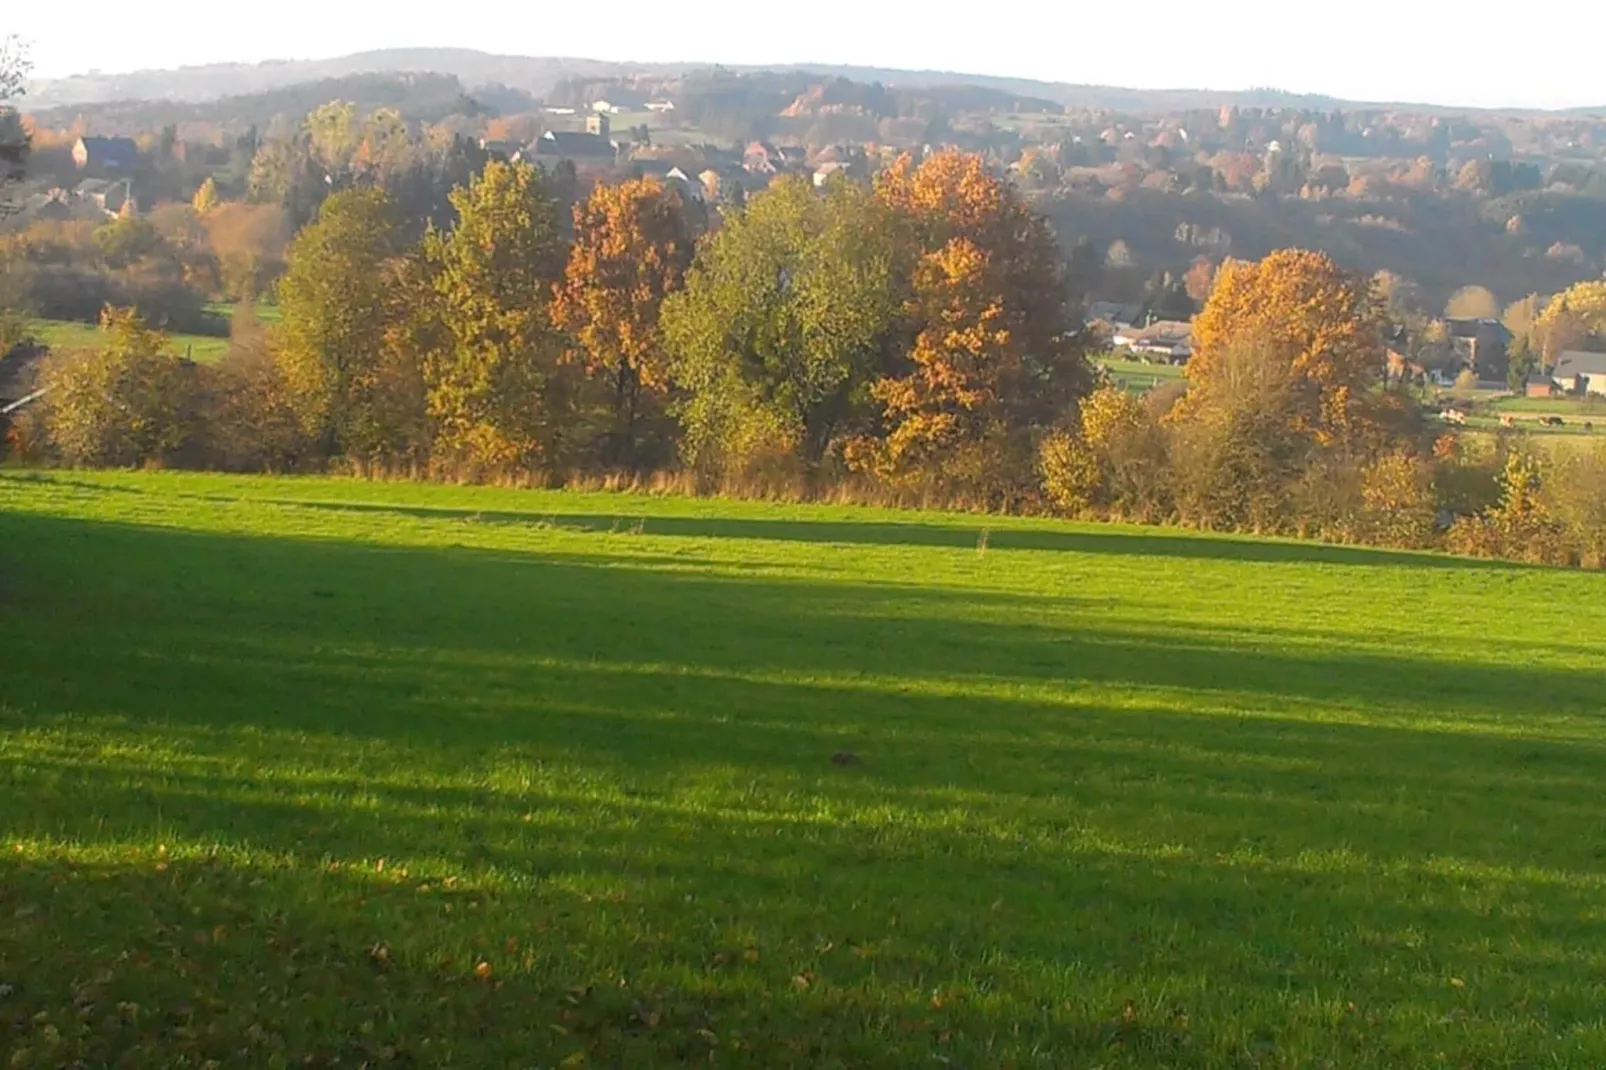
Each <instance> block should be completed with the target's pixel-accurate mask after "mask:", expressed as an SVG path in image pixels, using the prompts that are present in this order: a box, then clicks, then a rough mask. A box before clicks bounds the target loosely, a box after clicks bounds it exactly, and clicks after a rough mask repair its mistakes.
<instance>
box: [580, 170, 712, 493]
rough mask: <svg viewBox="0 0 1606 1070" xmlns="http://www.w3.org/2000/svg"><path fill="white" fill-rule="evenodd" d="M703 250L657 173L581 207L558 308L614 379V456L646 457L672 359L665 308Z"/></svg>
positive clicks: (597, 365)
mask: <svg viewBox="0 0 1606 1070" xmlns="http://www.w3.org/2000/svg"><path fill="white" fill-rule="evenodd" d="M695 249H696V241H695V237H694V235H693V234H692V230H691V227H690V225H689V224H688V222H687V218H686V209H685V204H684V203H683V202H682V201H681V198H680V195H679V194H678V193H676V192H674V191H672V190H669V189H666V188H665V187H664V186H663V185H662V184H661V183H659V182H658V181H657V180H656V179H651V178H644V179H636V180H633V181H629V182H624V183H621V184H619V185H615V186H609V185H598V186H597V187H596V188H595V189H593V190H592V192H591V196H590V197H589V198H587V199H586V200H585V201H584V202H582V203H580V204H577V205H575V206H574V244H573V245H572V246H571V248H570V251H569V260H568V265H567V267H566V269H565V272H564V277H563V279H562V281H561V282H559V283H558V286H557V300H556V302H555V303H554V305H553V315H554V318H555V320H556V322H557V323H558V325H559V326H561V327H563V328H564V329H566V330H567V331H569V333H570V334H571V335H572V336H573V337H574V339H575V341H576V342H577V343H578V350H577V354H576V355H577V357H578V358H579V360H580V361H581V362H582V363H583V364H584V366H585V368H586V371H587V372H588V374H589V375H590V377H591V378H592V380H593V381H595V382H600V383H601V384H602V385H603V386H604V388H605V391H606V401H605V402H604V404H605V407H606V408H607V410H608V412H609V416H608V418H607V419H608V424H609V426H608V430H607V432H606V433H605V441H606V442H607V443H608V445H607V446H605V448H604V450H603V453H604V455H605V457H606V458H607V459H608V460H610V461H613V462H615V463H624V464H635V463H637V462H638V461H640V460H641V459H642V458H641V457H640V456H639V453H640V446H641V442H640V436H641V429H642V424H643V422H644V421H647V420H651V419H652V418H653V417H654V416H656V415H659V414H661V412H662V410H663V405H662V402H663V399H664V395H665V392H666V390H667V388H668V385H669V360H668V356H667V354H666V353H665V351H664V345H663V337H662V333H661V332H660V330H659V322H658V317H659V311H660V309H661V308H662V306H663V301H664V298H665V297H666V296H668V295H669V294H671V293H673V292H675V291H676V290H678V289H680V287H681V285H682V282H683V281H684V279H685V276H686V270H687V268H689V267H690V266H691V261H692V256H693V254H694V252H695Z"/></svg>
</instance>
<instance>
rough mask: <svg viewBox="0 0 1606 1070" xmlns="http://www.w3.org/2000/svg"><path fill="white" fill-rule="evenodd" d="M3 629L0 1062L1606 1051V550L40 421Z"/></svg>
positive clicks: (1501, 1057)
mask: <svg viewBox="0 0 1606 1070" xmlns="http://www.w3.org/2000/svg"><path fill="white" fill-rule="evenodd" d="M984 531H985V538H983V533H984ZM0 650H3V651H4V655H3V659H4V660H3V663H0V664H3V666H4V672H3V675H0V1047H3V1048H4V1049H5V1058H6V1059H7V1060H9V1064H6V1065H12V1066H52V1067H54V1066H73V1065H83V1066H94V1067H99V1066H118V1067H178V1066H191V1067H195V1066H203V1065H213V1066H227V1067H233V1066H240V1067H300V1066H342V1067H358V1066H363V1065H367V1066H371V1067H377V1066H385V1065H398V1066H403V1065H405V1066H415V1067H435V1066H453V1067H553V1066H562V1067H568V1068H571V1070H572V1068H575V1067H581V1066H591V1067H650V1066H679V1065H694V1064H695V1065H698V1066H708V1065H713V1066H726V1067H735V1066H742V1067H765V1068H768V1067H869V1066H874V1067H899V1068H907V1067H960V1066H963V1067H973V1068H981V1067H1039V1066H1041V1067H1153V1068H1159V1067H1170V1068H1176V1067H1211V1068H1235V1070H1236V1068H1251V1067H1253V1068H1259V1067H1267V1068H1271V1067H1276V1068H1295V1067H1299V1068H1305V1067H1311V1068H1315V1067H1334V1068H1354V1067H1378V1068H1382V1067H1389V1068H1396V1067H1419V1066H1420V1067H1454V1068H1461V1067H1477V1068H1490V1067H1534V1066H1546V1067H1576V1068H1580V1070H1583V1068H1598V1067H1600V1066H1603V1065H1606V791H1603V788H1602V785H1603V784H1606V775H1603V774H1606V723H1603V718H1606V576H1601V575H1595V574H1584V573H1569V572H1562V571H1552V570H1545V569H1536V568H1521V567H1515V566H1509V567H1508V566H1503V565H1494V564H1489V563H1482V562H1470V561H1459V560H1454V559H1449V558H1443V557H1435V556H1427V555H1413V554H1403V553H1386V552H1370V551H1361V550H1348V549H1337V548H1326V547H1320V546H1313V545H1297V544H1287V543H1273V542H1256V541H1249V540H1238V539H1229V538H1220V537H1203V536H1196V535H1185V534H1175V533H1168V532H1160V531H1142V530H1135V529H1122V528H1114V527H1081V526H1071V525H1062V524H1053V523H1047V522H1028V521H1013V522H1004V521H984V520H981V519H978V518H967V517H954V516H944V515H937V514H897V513H880V512H872V511H857V510H846V509H832V508H823V507H820V508H816V507H787V506H766V505H740V504H731V503H724V502H706V501H686V500H674V499H663V500H654V499H645V498H636V497H623V496H607V495H577V494H557V493H534V492H519V491H495V490H475V489H456V488H445V487H416V486H407V485H378V484H363V483H357V482H348V481H339V480H311V479H305V480H273V479H254V478H232V477H220V476H198V475H178V474H163V473H155V474H94V475H87V474H77V473H58V474H49V475H41V474H33V473H26V472H16V471H10V472H0ZM843 751H848V752H851V753H852V754H853V755H855V756H856V757H857V758H858V759H859V760H860V763H861V764H846V765H838V764H835V763H833V760H832V759H833V755H836V754H837V753H838V752H843ZM209 1060H210V1062H208V1061H209ZM0 1064H5V1062H4V1060H0Z"/></svg>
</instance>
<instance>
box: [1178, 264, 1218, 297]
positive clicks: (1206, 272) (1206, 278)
mask: <svg viewBox="0 0 1606 1070" xmlns="http://www.w3.org/2000/svg"><path fill="white" fill-rule="evenodd" d="M1182 281H1183V289H1184V290H1185V291H1186V293H1187V295H1188V298H1189V300H1191V301H1193V303H1194V304H1196V305H1200V306H1203V305H1204V303H1205V302H1206V301H1208V300H1210V288H1211V287H1212V286H1214V285H1215V282H1216V266H1215V265H1214V264H1212V263H1211V262H1210V258H1209V257H1207V256H1200V257H1195V258H1194V261H1193V263H1192V264H1190V265H1188V273H1187V274H1186V275H1184V276H1183V277H1182Z"/></svg>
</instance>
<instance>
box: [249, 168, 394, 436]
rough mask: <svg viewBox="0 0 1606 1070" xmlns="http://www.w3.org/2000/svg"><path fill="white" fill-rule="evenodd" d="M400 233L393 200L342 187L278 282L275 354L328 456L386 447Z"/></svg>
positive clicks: (295, 244) (295, 248) (294, 249)
mask: <svg viewBox="0 0 1606 1070" xmlns="http://www.w3.org/2000/svg"><path fill="white" fill-rule="evenodd" d="M400 252H401V241H400V238H399V232H398V230H397V226H396V221H395V216H394V212H393V210H392V204H391V202H390V199H389V198H388V197H386V196H385V194H383V193H381V192H378V191H376V190H345V191H343V192H340V193H337V194H335V195H334V196H332V197H330V198H329V199H328V200H327V201H326V202H324V205H323V208H322V209H321V210H320V211H319V213H318V218H317V219H316V220H315V221H314V222H313V223H311V224H309V225H308V226H307V227H306V228H304V229H303V230H302V231H301V233H299V234H297V235H296V237H295V240H294V241H292V242H291V243H290V249H289V252H288V255H287V265H288V266H287V268H286V271H285V275H284V278H283V279H281V280H280V282H279V305H280V308H281V310H282V312H283V322H282V324H281V325H280V337H279V346H278V350H279V359H280V362H281V365H282V367H283V368H284V373H285V380H286V382H287V384H288V386H289V388H290V390H291V392H292V394H293V395H294V396H295V398H296V399H297V406H298V409H299V411H300V413H301V417H302V421H303V425H304V426H305V427H306V429H307V430H308V432H309V433H310V434H311V435H312V436H313V437H314V439H315V440H316V441H317V442H318V443H319V445H320V447H321V448H322V450H323V452H324V453H325V455H327V456H337V455H347V456H354V457H357V458H361V459H371V458H375V457H378V456H381V455H383V454H385V453H386V452H387V446H388V445H389V443H388V441H387V438H388V436H387V434H386V429H385V427H383V426H382V425H381V423H380V422H379V421H378V419H377V412H376V410H377V393H378V390H379V388H380V384H381V376H380V370H381V367H382V364H383V362H384V357H385V338H386V332H387V330H389V328H390V326H391V323H392V321H393V320H394V319H395V317H396V315H397V309H396V307H395V303H394V301H393V299H392V297H393V291H394V287H393V279H394V277H395V274H396V271H397V256H398V254H399V253H400Z"/></svg>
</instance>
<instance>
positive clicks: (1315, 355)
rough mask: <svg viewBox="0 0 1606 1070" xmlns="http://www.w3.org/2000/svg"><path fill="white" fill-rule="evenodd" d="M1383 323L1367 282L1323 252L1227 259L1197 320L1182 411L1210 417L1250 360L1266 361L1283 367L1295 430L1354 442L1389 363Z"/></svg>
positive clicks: (1327, 441)
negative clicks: (1382, 330)
mask: <svg viewBox="0 0 1606 1070" xmlns="http://www.w3.org/2000/svg"><path fill="white" fill-rule="evenodd" d="M1380 326H1381V316H1380V314H1379V309H1378V305H1377V301H1376V299H1375V296H1374V294H1373V291H1372V288H1371V286H1370V284H1369V283H1368V282H1367V281H1365V280H1364V279H1358V278H1355V277H1353V276H1351V275H1349V274H1347V273H1345V272H1344V271H1341V270H1340V269H1339V268H1338V266H1337V265H1336V264H1334V263H1333V261H1332V260H1330V259H1329V258H1328V257H1327V256H1326V255H1324V254H1322V253H1312V252H1304V251H1301V250H1283V251H1281V252H1276V253H1272V254H1271V255H1270V256H1268V257H1267V258H1266V259H1264V260H1262V261H1260V262H1259V263H1254V262H1250V261H1243V260H1229V261H1227V262H1226V263H1225V264H1224V265H1222V268H1221V271H1220V272H1219V273H1218V274H1217V276H1216V285H1215V288H1214V290H1213V291H1212V292H1211V295H1210V300H1209V302H1208V303H1207V304H1206V305H1205V307H1204V310H1203V311H1202V312H1201V313H1200V314H1199V316H1198V318H1197V319H1196V320H1195V321H1194V328H1193V356H1192V358H1191V359H1190V361H1189V363H1188V383H1189V391H1188V395H1187V396H1186V397H1185V398H1184V399H1183V401H1182V403H1181V405H1180V406H1179V407H1178V412H1177V416H1178V418H1188V417H1200V418H1208V416H1209V413H1210V411H1211V409H1212V407H1215V406H1219V405H1222V404H1223V403H1224V401H1225V399H1226V398H1227V397H1228V396H1229V395H1231V394H1232V393H1233V392H1234V391H1235V390H1236V389H1237V388H1238V383H1239V381H1240V380H1241V378H1242V376H1243V375H1244V374H1246V372H1245V365H1246V363H1252V361H1253V360H1261V361H1269V362H1272V363H1275V364H1277V365H1278V366H1280V367H1281V368H1283V369H1286V375H1283V374H1279V375H1277V376H1275V377H1274V378H1275V381H1277V382H1279V383H1283V384H1285V385H1286V388H1287V390H1288V391H1289V393H1290V397H1289V399H1288V404H1287V416H1288V419H1289V420H1290V421H1291V422H1292V424H1293V427H1294V430H1296V431H1297V432H1299V433H1300V434H1302V435H1306V436H1309V437H1311V438H1312V439H1314V440H1315V441H1316V442H1317V443H1320V444H1332V443H1337V442H1342V441H1348V440H1350V439H1351V438H1353V437H1354V436H1356V435H1359V434H1362V433H1363V432H1365V431H1366V430H1367V429H1368V421H1369V419H1370V417H1371V416H1372V415H1373V412H1372V406H1371V403H1370V396H1371V388H1372V385H1373V384H1374V383H1375V382H1376V381H1377V380H1378V378H1379V376H1380V375H1381V374H1382V371H1383V368H1384V366H1385V350H1384V346H1383V342H1382V338H1381V335H1380ZM1229 354H1232V355H1234V359H1231V360H1229V359H1228V358H1229ZM1245 354H1249V356H1245ZM1256 374H1257V376H1258V373H1256ZM1258 378H1259V379H1261V380H1262V381H1264V380H1265V379H1266V378H1267V377H1266V376H1258Z"/></svg>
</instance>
